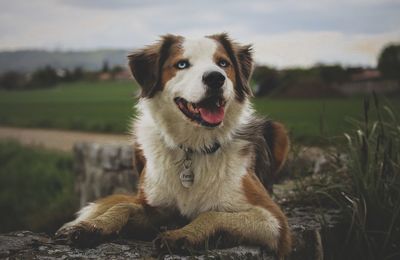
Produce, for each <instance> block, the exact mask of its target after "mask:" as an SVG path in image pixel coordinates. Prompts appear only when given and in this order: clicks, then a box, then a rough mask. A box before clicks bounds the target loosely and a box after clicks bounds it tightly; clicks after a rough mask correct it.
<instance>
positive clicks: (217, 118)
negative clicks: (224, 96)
mask: <svg viewBox="0 0 400 260" xmlns="http://www.w3.org/2000/svg"><path fill="white" fill-rule="evenodd" d="M199 111H200V115H201V118H203V120H204V121H206V122H207V123H210V124H219V123H221V122H222V120H224V114H225V112H224V108H223V107H219V108H217V110H216V111H210V110H208V109H205V108H199Z"/></svg>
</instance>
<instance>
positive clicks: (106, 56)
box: [0, 50, 129, 73]
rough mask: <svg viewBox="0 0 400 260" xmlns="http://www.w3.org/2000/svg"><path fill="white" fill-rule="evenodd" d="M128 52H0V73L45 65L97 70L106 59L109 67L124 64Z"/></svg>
mask: <svg viewBox="0 0 400 260" xmlns="http://www.w3.org/2000/svg"><path fill="white" fill-rule="evenodd" d="M128 53H129V51H127V50H95V51H43V50H20V51H7V52H0V73H2V72H5V71H9V70H16V71H21V72H31V71H33V70H36V69H37V68H40V67H44V66H46V65H50V66H52V67H55V68H68V69H72V68H75V67H78V66H80V67H83V68H84V69H86V70H98V69H101V67H102V65H103V62H104V61H107V62H108V65H109V66H110V67H111V66H114V65H122V66H125V65H126V64H127V59H126V56H127V55H128Z"/></svg>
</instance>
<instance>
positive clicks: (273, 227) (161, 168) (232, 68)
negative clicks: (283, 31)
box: [57, 34, 291, 257]
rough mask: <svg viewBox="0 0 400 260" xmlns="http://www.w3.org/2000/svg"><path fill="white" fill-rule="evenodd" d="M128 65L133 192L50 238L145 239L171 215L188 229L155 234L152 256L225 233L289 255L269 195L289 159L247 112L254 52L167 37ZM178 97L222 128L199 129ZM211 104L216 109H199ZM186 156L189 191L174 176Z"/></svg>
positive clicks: (279, 138)
mask: <svg viewBox="0 0 400 260" xmlns="http://www.w3.org/2000/svg"><path fill="white" fill-rule="evenodd" d="M129 64H130V67H131V70H132V73H133V75H134V77H135V78H136V80H137V82H138V83H139V84H140V85H141V88H142V94H141V99H140V101H139V103H138V105H137V110H138V111H139V115H138V117H137V119H136V120H135V121H134V125H133V133H134V137H135V138H134V139H135V156H136V162H137V168H138V170H139V171H141V178H140V183H139V192H138V194H137V195H136V196H126V195H113V196H110V197H108V198H105V199H102V200H99V201H96V202H94V203H92V204H90V205H89V206H87V207H85V208H83V209H82V210H81V211H80V212H79V214H78V218H77V219H76V220H74V221H72V222H70V223H67V224H66V225H64V226H63V227H62V228H61V229H60V230H59V231H58V233H57V236H58V237H59V238H63V239H65V240H67V241H72V242H74V243H76V244H85V243H88V240H90V241H94V240H96V239H95V238H99V237H107V236H109V235H111V234H114V233H118V232H120V231H121V230H122V229H123V228H126V229H129V232H133V233H139V230H143V232H144V233H146V232H150V231H151V230H153V227H155V226H159V225H160V224H162V223H165V222H168V221H169V219H171V218H172V217H174V216H176V214H178V215H180V216H183V217H185V218H187V219H188V220H189V221H190V223H189V224H188V225H185V226H183V227H182V228H180V229H176V230H169V231H166V232H163V233H160V234H159V235H158V237H157V239H156V240H155V245H156V246H157V247H158V248H162V247H163V246H164V245H168V247H169V248H174V247H179V245H181V244H182V243H184V245H185V246H189V247H195V246H198V245H201V244H202V243H203V242H204V241H205V240H206V239H208V238H209V237H210V236H212V235H214V234H216V233H217V232H221V231H222V232H225V233H228V234H231V235H233V236H235V237H237V238H238V240H239V241H244V242H247V243H253V244H259V245H262V246H267V247H269V248H271V249H272V250H275V251H276V252H277V254H278V255H279V256H281V257H283V256H285V255H287V254H289V252H290V249H291V236H290V231H289V228H288V224H287V220H286V217H285V215H284V214H283V212H282V211H281V210H280V208H279V207H278V206H277V205H276V204H275V203H274V202H273V201H272V199H271V198H270V196H269V194H268V191H267V189H269V190H271V187H272V181H273V179H274V177H275V175H276V173H277V171H278V170H279V169H280V168H281V166H282V164H283V163H284V161H285V159H286V155H287V151H288V146H289V141H288V138H287V135H286V131H285V129H284V127H283V126H282V125H281V124H279V123H276V122H272V121H269V120H266V119H262V118H258V117H256V116H255V115H254V111H253V109H252V108H251V104H250V102H249V95H250V93H251V91H250V88H249V86H248V80H249V77H250V75H251V71H252V64H253V60H252V54H251V47H250V46H242V45H239V44H237V43H235V42H233V41H232V40H231V39H229V37H228V36H227V35H226V34H219V35H212V36H207V37H204V38H201V39H196V40H191V39H186V38H183V37H181V36H173V35H167V36H164V37H162V39H161V40H160V41H159V42H157V43H156V44H153V45H151V46H148V47H146V48H144V49H142V50H139V51H136V52H134V53H133V54H132V55H130V56H129ZM181 67H182V68H181ZM210 72H216V73H217V74H218V75H223V78H224V79H225V80H224V82H223V84H221V85H218V86H211V85H207V84H208V83H207V84H206V83H205V80H204V77H205V76H207V75H209V73H210ZM210 93H211V94H210ZM178 97H179V98H181V99H184V100H186V101H187V102H189V103H191V104H194V106H196V107H197V105H198V106H199V107H200V109H203V110H204V109H205V110H206V112H207V111H208V113H211V114H212V115H213V117H217V115H218V113H219V115H220V114H221V113H223V120H222V121H221V122H217V124H215V125H212V126H205V125H204V124H202V122H203V123H204V120H206V121H207V117H205V116H204V115H203V113H197V114H196V113H195V114H196V115H195V116H196V117H199V118H200V117H201V119H203V121H202V120H200V119H199V120H197V121H196V120H194V119H193V118H189V117H188V116H187V115H185V114H184V113H183V112H182V111H181V108H180V107H179V106H178V104H177V102H174V100H176V98H178ZM209 97H210V98H211V100H213V101H214V100H217V103H218V102H219V101H220V103H218V104H219V105H213V104H211V105H208V107H206V108H203V107H202V105H201V104H202V102H203V101H204V100H208V98H209ZM221 100H222V101H221ZM221 104H222V105H223V110H221V107H220V106H221ZM210 111H211V112H210ZM215 111H217V112H215ZM221 111H223V112H221ZM208 121H210V120H209V119H208ZM211 121H212V120H211ZM214 121H215V120H214ZM206 123H207V122H206ZM212 123H214V122H212ZM216 143H218V144H219V145H220V148H219V149H217V150H216V151H215V152H213V153H209V154H207V153H204V152H203V151H204V149H205V148H209V147H212V146H213V145H214V144H216ZM187 149H190V150H191V151H193V153H191V169H192V171H193V173H194V182H193V185H192V186H191V187H189V188H187V187H184V186H183V185H182V183H181V180H180V178H179V173H180V172H181V171H182V168H183V163H184V158H185V157H186V156H187V154H186V152H185V150H187Z"/></svg>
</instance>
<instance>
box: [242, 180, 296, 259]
mask: <svg viewBox="0 0 400 260" xmlns="http://www.w3.org/2000/svg"><path fill="white" fill-rule="evenodd" d="M242 185H243V190H244V193H245V196H246V198H247V200H248V202H249V203H250V204H252V205H254V206H260V207H262V208H265V209H266V210H268V211H269V212H270V213H271V214H272V215H273V216H275V217H276V218H277V219H278V222H279V224H280V229H281V237H280V239H279V244H278V251H279V252H280V253H281V254H282V255H287V254H289V253H290V251H291V248H292V237H291V234H290V230H289V225H288V222H287V219H286V217H285V215H284V214H283V212H282V211H281V209H280V208H279V206H278V205H277V204H276V203H275V202H274V201H273V200H272V199H271V197H270V196H269V195H268V192H267V191H266V190H265V188H264V186H263V185H262V184H261V182H260V181H259V180H258V178H257V176H256V175H255V174H254V173H248V174H247V175H245V176H244V177H243V179H242Z"/></svg>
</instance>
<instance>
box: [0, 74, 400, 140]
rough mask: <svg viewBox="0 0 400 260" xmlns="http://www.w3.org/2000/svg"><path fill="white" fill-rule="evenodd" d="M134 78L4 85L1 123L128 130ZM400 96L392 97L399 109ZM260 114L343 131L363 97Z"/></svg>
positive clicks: (304, 132) (280, 103)
mask: <svg viewBox="0 0 400 260" xmlns="http://www.w3.org/2000/svg"><path fill="white" fill-rule="evenodd" d="M136 91H137V86H136V85H135V84H134V83H133V82H79V83H73V84H64V85H59V86H58V87H56V88H52V89H42V90H33V91H20V92H5V91H0V125H12V126H21V127H39V128H40V127H42V128H60V129H74V130H83V131H95V132H113V133H125V132H126V131H127V129H128V123H129V121H130V118H131V117H132V115H134V113H135V111H134V108H133V105H134V103H135V98H134V97H135V94H136ZM398 101H400V100H399V99H398V100H395V99H393V100H391V103H393V105H394V110H395V111H399V110H400V102H398ZM254 103H255V108H256V109H257V111H258V112H259V113H261V114H264V115H268V116H270V117H271V118H273V119H275V120H278V121H282V122H283V123H285V124H286V125H287V126H288V128H289V129H290V131H291V134H292V136H293V137H294V138H295V139H296V140H301V141H304V142H315V141H316V140H317V139H319V137H320V136H325V137H326V136H330V137H331V136H337V135H342V133H343V131H346V130H347V129H349V124H348V119H349V118H350V117H360V116H361V115H362V108H363V99H362V98H361V97H358V98H348V99H310V100H305V99H296V100H290V99H270V98H257V99H254Z"/></svg>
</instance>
